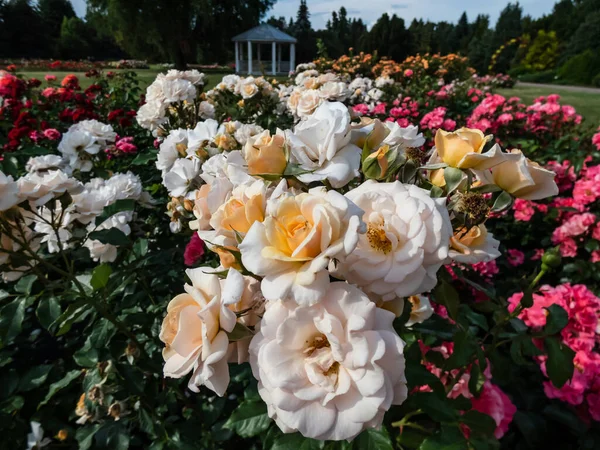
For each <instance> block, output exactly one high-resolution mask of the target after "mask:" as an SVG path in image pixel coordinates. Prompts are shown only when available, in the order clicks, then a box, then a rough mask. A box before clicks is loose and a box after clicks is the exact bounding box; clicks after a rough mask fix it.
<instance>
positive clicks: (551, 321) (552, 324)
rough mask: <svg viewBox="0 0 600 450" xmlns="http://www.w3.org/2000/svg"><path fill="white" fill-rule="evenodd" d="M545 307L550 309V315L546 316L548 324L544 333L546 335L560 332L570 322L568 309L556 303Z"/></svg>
mask: <svg viewBox="0 0 600 450" xmlns="http://www.w3.org/2000/svg"><path fill="white" fill-rule="evenodd" d="M545 309H546V310H547V311H548V315H547V316H546V325H545V326H544V329H543V333H544V334H546V335H552V334H557V333H560V332H561V331H562V329H563V328H564V327H566V326H567V323H568V322H569V315H568V314H567V311H565V310H564V309H563V308H562V307H560V306H558V305H556V304H554V305H550V306H549V307H548V308H545Z"/></svg>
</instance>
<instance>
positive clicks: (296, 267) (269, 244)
mask: <svg viewBox="0 0 600 450" xmlns="http://www.w3.org/2000/svg"><path fill="white" fill-rule="evenodd" d="M361 216H362V211H361V210H360V209H358V208H357V207H356V205H354V204H353V203H352V202H350V201H348V200H347V199H346V198H345V197H344V196H343V195H341V194H339V193H338V192H336V191H326V190H325V188H313V189H311V190H310V191H309V192H308V193H301V194H298V195H293V194H292V193H286V194H283V195H281V196H278V197H276V198H271V199H270V200H269V201H268V202H267V209H266V217H265V220H264V221H262V222H258V221H256V222H254V224H253V225H252V226H251V227H250V230H249V231H248V233H247V234H246V236H245V238H244V240H243V241H242V243H241V244H240V245H239V248H240V251H241V253H242V262H243V264H244V266H245V267H246V268H247V269H248V270H249V271H250V272H252V273H254V274H256V275H260V276H262V277H264V278H263V280H262V291H263V294H264V296H265V298H266V299H267V300H279V299H282V298H291V299H292V300H294V301H296V302H297V303H298V304H300V305H308V304H313V303H316V302H318V301H319V300H320V299H321V298H322V296H323V294H324V292H325V290H326V289H327V286H328V285H329V272H328V271H327V270H326V268H327V266H328V264H329V262H330V261H331V260H332V259H333V258H335V259H344V257H346V256H347V255H349V254H350V253H351V252H352V251H353V250H354V248H355V246H356V243H357V242H358V233H359V232H361V231H364V224H363V223H362V221H361V219H360V218H361Z"/></svg>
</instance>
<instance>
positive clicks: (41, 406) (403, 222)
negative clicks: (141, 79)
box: [0, 55, 600, 449]
mask: <svg viewBox="0 0 600 450" xmlns="http://www.w3.org/2000/svg"><path fill="white" fill-rule="evenodd" d="M425 62H426V63H427V66H428V67H425V65H426V64H425ZM357 65H358V67H356V66H357ZM466 67H468V66H467V65H466V61H464V60H463V59H462V58H459V57H454V56H450V57H445V58H441V57H437V56H434V57H420V58H412V59H409V60H407V61H405V62H403V63H400V64H396V63H393V62H386V60H385V59H380V60H376V58H374V57H372V56H370V55H359V56H358V57H351V58H350V57H348V59H343V60H339V61H318V62H317V63H316V64H313V65H307V66H304V67H299V68H298V69H297V71H296V73H295V74H294V76H293V77H291V78H290V80H289V82H287V83H277V82H276V81H274V80H269V79H265V78H263V77H240V76H237V75H227V76H225V77H223V79H222V81H221V83H219V84H217V85H216V86H215V87H214V88H213V89H211V90H209V91H206V92H204V85H205V76H204V75H203V74H202V73H200V72H198V71H197V70H190V71H186V72H178V71H174V70H170V71H168V72H166V73H165V74H160V75H159V76H158V77H157V79H156V80H155V82H154V83H152V84H151V85H150V86H149V87H148V89H147V90H146V92H145V94H143V93H141V92H140V90H139V88H138V87H137V81H136V78H135V75H134V74H133V73H131V72H127V71H123V72H119V73H118V74H114V73H110V74H109V73H107V74H102V73H101V72H99V71H97V70H95V71H91V72H89V73H88V75H89V76H90V77H92V78H93V79H94V84H93V85H92V86H90V88H88V89H86V90H81V89H80V87H79V80H78V79H77V78H76V77H74V76H72V75H69V76H66V77H65V78H64V79H63V80H57V79H54V78H53V77H51V76H50V77H46V79H45V80H44V81H41V80H33V79H24V78H22V77H20V76H19V75H18V73H8V72H0V102H1V103H0V125H2V127H1V128H0V129H1V130H3V131H2V132H1V134H0V145H1V147H2V161H1V165H2V174H0V193H1V194H2V195H1V196H0V211H1V212H0V227H1V228H0V230H1V236H0V244H1V245H0V263H1V266H0V267H1V273H2V278H3V283H4V284H3V287H2V289H3V290H2V291H1V292H0V298H1V300H0V302H1V306H0V307H1V308H2V310H1V311H0V342H1V343H2V348H1V350H0V354H1V355H2V356H1V357H0V362H1V363H2V366H3V370H4V372H3V374H2V378H3V381H4V386H6V387H5V389H4V390H3V392H2V393H1V394H0V402H1V403H0V405H1V407H0V414H3V415H6V417H9V416H10V417H11V419H10V420H5V421H2V425H0V428H1V429H2V430H3V432H4V433H5V435H6V436H7V439H8V441H10V442H14V443H17V444H18V445H25V443H26V442H27V441H28V442H29V444H30V445H29V447H30V448H32V447H33V445H38V447H39V446H41V445H46V444H48V445H64V446H71V447H79V448H103V447H105V448H128V447H132V448H137V447H142V448H146V447H150V446H152V447H153V448H154V447H157V448H158V447H160V448H170V447H178V448H179V447H186V446H188V447H197V446H198V445H199V443H201V446H202V448H229V447H233V446H237V447H239V446H243V447H244V448H246V447H248V448H250V447H253V446H254V447H257V448H266V449H270V448H297V447H303V448H304V447H311V448H312V447H315V448H328V449H335V448H348V447H352V448H421V449H429V448H457V449H458V448H464V449H467V448H498V447H499V446H500V445H502V446H503V447H505V448H528V447H527V446H529V447H531V448H541V447H542V446H550V447H551V448H562V447H566V446H568V445H571V444H572V443H573V442H574V441H575V440H580V441H581V442H588V441H589V440H590V439H592V440H593V439H594V436H595V435H594V433H595V431H594V430H595V429H596V428H597V423H596V422H595V421H597V420H598V417H599V416H598V404H599V403H598V396H599V394H598V382H597V376H596V373H597V370H596V369H597V366H598V362H597V361H596V360H597V357H596V356H595V355H596V350H597V345H598V329H599V327H598V325H599V324H598V322H599V314H598V305H599V302H600V299H598V297H597V296H596V294H597V293H598V287H599V286H600V283H599V281H600V279H599V278H598V275H597V274H598V272H597V270H595V269H596V268H597V264H598V261H599V259H600V257H599V256H598V255H599V254H598V252H599V251H600V244H599V242H600V236H599V235H598V230H600V225H599V222H598V220H597V215H598V212H597V211H596V210H597V203H598V202H597V198H598V197H599V196H600V191H598V189H597V186H598V185H599V183H598V182H599V181H600V180H598V176H599V172H598V170H597V168H598V167H600V166H599V165H597V163H598V159H599V158H598V152H597V148H596V147H597V146H598V142H597V141H598V139H597V131H595V128H596V127H594V128H587V127H586V126H585V124H584V123H583V122H582V118H581V117H580V116H578V115H577V113H576V111H575V110H574V109H573V108H572V107H570V106H568V105H563V104H561V103H560V99H559V98H558V97H557V96H548V97H545V98H539V99H536V100H535V101H534V102H533V104H531V105H526V104H524V103H523V102H521V101H520V100H519V99H515V98H509V99H507V98H505V97H502V96H500V95H498V94H495V93H494V89H495V88H496V87H498V86H500V85H502V83H505V82H506V81H507V80H506V79H503V78H501V77H498V78H481V77H476V76H473V75H472V73H471V71H469V70H468V69H466ZM324 70H326V71H324ZM373 70H375V72H376V74H377V76H374V77H371V73H373V72H371V71H373ZM419 70H422V71H424V72H423V73H416V72H417V71H419ZM409 71H412V73H411V72H409ZM427 71H429V72H427ZM358 74H360V75H361V76H357V75H358ZM595 133H596V134H595ZM530 158H535V159H536V160H537V161H539V162H540V163H543V164H544V166H541V165H539V164H538V163H536V162H533V161H532V160H531V159H530ZM30 428H31V430H30ZM28 433H29V437H27V434H28ZM498 439H500V443H499V442H498ZM347 440H349V441H352V442H351V443H348V442H346V441H347ZM319 441H329V442H327V443H326V444H323V443H322V442H319Z"/></svg>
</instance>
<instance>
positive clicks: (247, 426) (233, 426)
mask: <svg viewBox="0 0 600 450" xmlns="http://www.w3.org/2000/svg"><path fill="white" fill-rule="evenodd" d="M270 425H271V418H270V417H269V415H268V414H267V405H266V404H265V403H263V402H262V401H255V402H248V401H244V402H242V403H241V404H240V405H239V406H238V407H237V408H236V409H235V410H234V411H233V413H231V416H229V419H228V420H227V422H226V423H225V425H224V427H225V428H229V429H230V430H233V431H235V432H236V433H237V434H239V435H240V436H241V437H243V438H249V437H253V436H256V435H258V434H260V433H262V432H263V431H266V430H267V428H269V426H270Z"/></svg>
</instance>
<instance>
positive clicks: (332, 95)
mask: <svg viewBox="0 0 600 450" xmlns="http://www.w3.org/2000/svg"><path fill="white" fill-rule="evenodd" d="M319 92H320V93H321V96H322V97H323V98H325V99H327V100H337V101H344V100H345V99H346V97H348V92H349V91H348V88H347V86H346V83H344V82H342V81H328V82H327V83H325V84H324V85H322V86H321V87H320V88H319Z"/></svg>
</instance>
